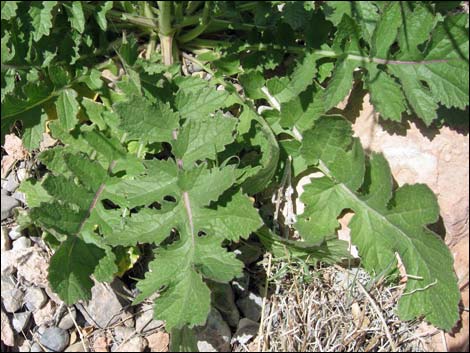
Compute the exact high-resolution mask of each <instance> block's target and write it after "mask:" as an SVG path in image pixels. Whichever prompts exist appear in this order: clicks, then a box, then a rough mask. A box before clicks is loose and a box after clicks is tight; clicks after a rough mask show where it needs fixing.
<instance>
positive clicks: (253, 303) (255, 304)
mask: <svg viewBox="0 0 470 353" xmlns="http://www.w3.org/2000/svg"><path fill="white" fill-rule="evenodd" d="M262 305H263V298H261V296H259V295H257V294H254V293H253V292H250V293H249V294H248V296H246V297H243V298H240V299H238V300H237V306H238V307H239V308H240V311H241V312H242V313H243V315H244V316H245V317H246V318H248V319H250V320H253V321H259V319H260V318H261V308H262Z"/></svg>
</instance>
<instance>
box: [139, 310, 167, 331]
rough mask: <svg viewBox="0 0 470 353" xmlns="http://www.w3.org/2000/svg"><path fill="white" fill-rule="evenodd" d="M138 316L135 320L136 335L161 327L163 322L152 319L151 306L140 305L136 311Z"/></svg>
mask: <svg viewBox="0 0 470 353" xmlns="http://www.w3.org/2000/svg"><path fill="white" fill-rule="evenodd" d="M138 312H140V314H138V315H137V318H136V320H135V330H136V331H137V333H145V332H149V331H152V330H154V329H157V328H159V327H162V326H163V325H164V322H163V321H161V320H155V319H154V318H153V307H152V305H151V304H142V306H141V307H140V309H139V310H138Z"/></svg>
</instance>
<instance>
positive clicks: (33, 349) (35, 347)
mask: <svg viewBox="0 0 470 353" xmlns="http://www.w3.org/2000/svg"><path fill="white" fill-rule="evenodd" d="M30 352H44V351H43V350H42V348H41V346H40V345H39V343H33V345H32V346H31V350H30Z"/></svg>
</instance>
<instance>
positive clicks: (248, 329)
mask: <svg viewBox="0 0 470 353" xmlns="http://www.w3.org/2000/svg"><path fill="white" fill-rule="evenodd" d="M258 330H259V323H257V322H254V321H252V320H250V319H241V320H240V322H239V323H238V328H237V331H236V332H235V334H234V335H233V338H232V344H233V343H235V342H238V343H241V344H246V343H248V341H250V340H251V339H252V338H253V337H255V336H256V335H257V334H258Z"/></svg>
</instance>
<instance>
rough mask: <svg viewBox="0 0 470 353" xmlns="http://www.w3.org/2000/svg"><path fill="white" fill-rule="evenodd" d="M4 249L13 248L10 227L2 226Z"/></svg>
mask: <svg viewBox="0 0 470 353" xmlns="http://www.w3.org/2000/svg"><path fill="white" fill-rule="evenodd" d="M1 241H2V251H7V250H10V249H11V240H10V238H9V237H8V228H7V227H2V240H1Z"/></svg>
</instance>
